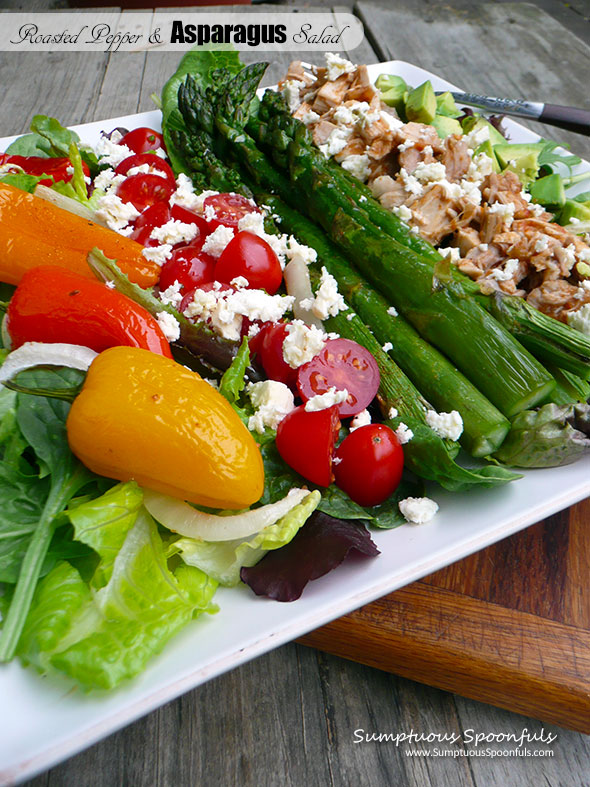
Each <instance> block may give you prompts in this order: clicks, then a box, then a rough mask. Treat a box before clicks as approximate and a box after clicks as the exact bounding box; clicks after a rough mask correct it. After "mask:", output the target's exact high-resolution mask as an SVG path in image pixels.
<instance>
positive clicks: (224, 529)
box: [143, 489, 311, 541]
mask: <svg viewBox="0 0 590 787" xmlns="http://www.w3.org/2000/svg"><path fill="white" fill-rule="evenodd" d="M309 494H311V493H310V492H309V490H308V489H292V490H291V491H290V492H289V494H288V495H287V496H286V497H283V498H282V499H281V500H278V501H277V502H276V503H270V504H269V505H266V506H261V507H260V508H253V509H251V510H250V511H244V512H243V513H241V514H233V515H232V516H217V515H215V514H204V513H203V512H202V511H197V510H196V509H195V508H193V507H192V506H190V505H189V504H188V503H184V502H183V501H182V500H178V499H177V498H175V497H169V496H168V495H162V494H160V492H154V491H153V490H152V489H144V490H143V503H144V505H145V507H146V508H147V510H148V511H149V512H150V514H151V515H152V516H153V517H154V519H157V520H158V522H160V524H162V525H164V527H167V528H168V529H169V530H172V531H173V532H175V533H180V535H181V536H188V538H197V539H200V540H202V541H233V540H234V539H235V538H246V537H248V536H252V535H254V534H255V533H259V532H260V531H261V530H264V528H265V527H268V526H269V525H274V523H275V522H278V520H279V519H280V518H281V517H283V516H285V514H288V513H289V511H291V509H292V508H295V506H297V505H299V503H301V501H302V500H303V499H304V498H305V497H307V495H309Z"/></svg>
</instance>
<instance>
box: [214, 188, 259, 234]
mask: <svg viewBox="0 0 590 787" xmlns="http://www.w3.org/2000/svg"><path fill="white" fill-rule="evenodd" d="M207 207H209V208H213V210H214V211H215V218H213V219H211V220H210V221H209V227H210V232H213V230H214V229H215V228H216V227H219V225H220V224H223V226H224V227H233V228H234V229H237V227H238V222H239V220H240V219H241V218H243V217H244V216H246V215H247V214H248V213H260V208H257V207H256V205H253V204H252V203H251V202H250V200H249V199H246V197H242V195H241V194H212V195H211V196H210V197H205V199H204V200H203V212H204V213H205V215H207Z"/></svg>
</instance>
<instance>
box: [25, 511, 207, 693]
mask: <svg viewBox="0 0 590 787" xmlns="http://www.w3.org/2000/svg"><path fill="white" fill-rule="evenodd" d="M108 530H109V532H110V534H111V536H112V537H113V538H114V539H116V538H117V536H116V535H115V532H114V529H111V528H109V529H108ZM104 532H105V533H106V532H107V531H104ZM99 541H100V546H101V549H104V548H105V547H106V542H107V541H108V538H106V537H105V538H104V539H99ZM109 559H110V558H108V557H107V560H109ZM101 562H102V561H101ZM99 568H100V565H99ZM103 575H104V571H103ZM216 588H217V583H216V582H215V581H214V580H212V579H211V578H210V577H208V576H207V575H206V574H204V573H203V572H202V571H200V570H199V569H198V568H194V567H193V566H188V565H185V564H180V565H178V566H177V568H176V570H174V571H171V570H170V569H169V568H168V565H167V559H166V555H165V553H164V547H163V544H162V540H161V538H160V536H159V534H158V530H157V527H156V525H155V523H154V521H153V520H152V519H151V517H150V516H149V515H148V514H147V513H145V511H141V512H140V513H139V514H138V515H137V518H136V521H135V524H134V525H133V527H132V528H131V529H130V530H129V531H128V533H127V535H126V537H125V540H124V542H123V545H122V547H121V549H120V550H119V552H118V554H117V556H116V558H115V560H114V562H113V564H112V572H111V576H110V579H109V581H108V582H107V584H106V585H104V587H101V588H100V589H99V590H96V591H94V590H92V589H91V588H90V587H89V586H88V585H87V584H86V583H85V582H84V581H83V580H82V578H81V577H80V574H79V573H78V572H77V571H76V570H75V569H74V568H73V567H72V566H70V565H69V564H68V563H65V562H64V563H60V564H59V565H58V566H56V567H55V568H54V569H53V571H51V573H50V574H48V576H46V577H45V578H44V579H43V580H42V581H41V582H40V583H39V586H38V587H37V591H36V593H35V597H34V599H33V604H32V607H31V611H30V613H29V615H28V617H27V621H26V624H25V628H24V631H23V634H22V637H21V639H20V643H19V648H18V655H19V656H20V658H21V660H22V662H23V663H24V664H25V665H28V664H30V665H33V666H34V667H35V668H36V669H37V670H38V671H40V672H41V673H43V674H45V673H47V672H52V671H54V670H57V671H59V672H62V673H65V674H66V675H67V676H68V677H69V678H71V679H73V680H74V681H76V682H77V683H78V684H79V685H80V686H81V687H82V688H83V689H85V690H91V689H112V688H114V687H115V686H117V685H118V684H119V683H121V682H122V681H123V680H126V679H129V678H132V677H134V676H135V675H137V674H138V673H140V672H141V671H142V670H143V669H144V668H145V666H146V664H147V662H148V661H149V659H150V658H152V657H153V656H154V655H155V654H157V653H159V652H160V651H161V650H162V648H163V647H164V645H165V644H166V643H167V642H168V640H169V639H170V638H171V637H173V636H174V635H175V634H176V633H177V632H178V631H179V630H180V629H181V628H183V627H184V626H185V625H186V624H187V623H189V622H190V621H191V620H192V619H193V618H195V617H197V616H198V615H200V614H201V613H203V612H208V613H214V612H217V606H216V605H214V604H212V603H211V599H212V597H213V595H214V593H215V590H216Z"/></svg>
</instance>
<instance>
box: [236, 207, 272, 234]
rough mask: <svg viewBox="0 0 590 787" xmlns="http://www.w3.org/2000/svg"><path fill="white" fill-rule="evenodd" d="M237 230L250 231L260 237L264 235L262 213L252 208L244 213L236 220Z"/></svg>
mask: <svg viewBox="0 0 590 787" xmlns="http://www.w3.org/2000/svg"><path fill="white" fill-rule="evenodd" d="M238 231H239V232H251V233H253V234H254V235H258V237H260V238H262V237H264V236H265V235H266V233H265V231H264V216H263V214H262V213H258V212H257V211H254V210H253V211H252V213H246V215H245V216H242V218H241V219H239V221H238Z"/></svg>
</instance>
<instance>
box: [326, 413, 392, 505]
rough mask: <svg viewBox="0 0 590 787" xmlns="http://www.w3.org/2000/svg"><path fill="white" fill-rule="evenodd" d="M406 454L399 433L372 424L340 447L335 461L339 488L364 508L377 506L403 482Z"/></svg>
mask: <svg viewBox="0 0 590 787" xmlns="http://www.w3.org/2000/svg"><path fill="white" fill-rule="evenodd" d="M403 467H404V452H403V449H402V447H401V445H400V442H399V440H398V439H397V437H396V435H395V432H394V431H393V430H392V429H390V428H389V427H388V426H385V424H368V425H367V426H361V427H359V428H358V429H355V430H354V431H353V432H351V433H350V434H349V435H348V436H347V437H345V438H344V440H343V441H342V442H341V443H340V446H339V447H338V450H337V451H336V456H335V461H334V476H335V478H336V485H337V486H339V487H340V489H343V490H344V491H345V492H346V493H347V495H349V497H350V498H351V499H352V500H354V501H355V503H358V504H359V505H361V506H376V505H379V503H383V501H384V500H387V498H388V497H389V496H390V495H392V494H393V492H395V490H396V489H397V487H398V486H399V482H400V481H401V477H402V471H403Z"/></svg>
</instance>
